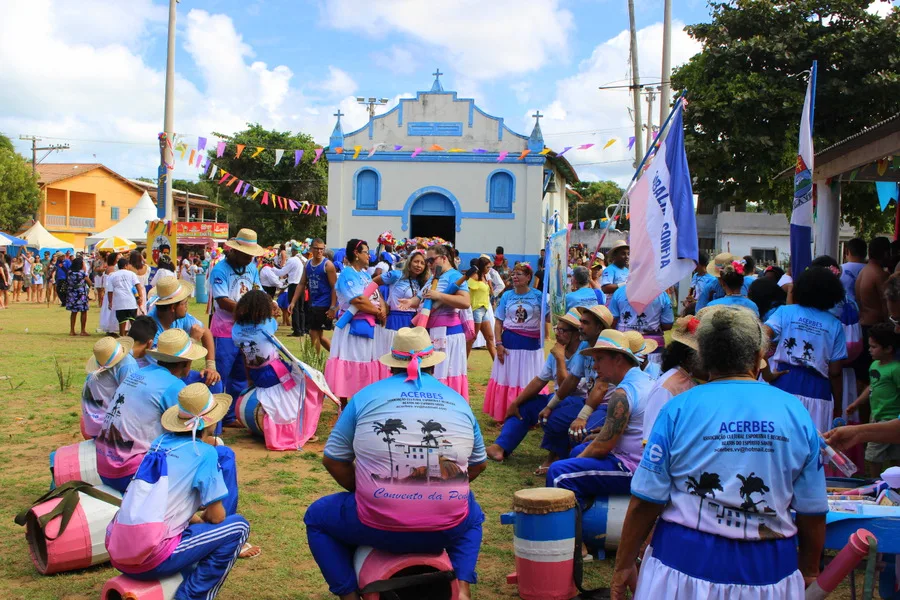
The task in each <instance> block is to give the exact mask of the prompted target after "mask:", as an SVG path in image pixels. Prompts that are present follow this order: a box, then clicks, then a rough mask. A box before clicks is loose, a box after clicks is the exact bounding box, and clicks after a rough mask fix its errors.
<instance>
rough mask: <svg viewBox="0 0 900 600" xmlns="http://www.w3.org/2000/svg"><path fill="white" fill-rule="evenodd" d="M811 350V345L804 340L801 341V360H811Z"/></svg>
mask: <svg viewBox="0 0 900 600" xmlns="http://www.w3.org/2000/svg"><path fill="white" fill-rule="evenodd" d="M812 351H813V345H812V344H810V343H809V342H807V341H805V340H804V342H803V360H805V361H807V362H809V361H811V360H812V358H813V356H812Z"/></svg>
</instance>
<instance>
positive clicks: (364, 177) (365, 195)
mask: <svg viewBox="0 0 900 600" xmlns="http://www.w3.org/2000/svg"><path fill="white" fill-rule="evenodd" d="M354 179H356V186H355V188H354V191H355V192H356V208H357V210H378V198H379V196H380V195H381V174H380V173H379V172H378V171H376V170H375V169H372V168H370V167H364V168H362V169H360V170H359V171H357V172H356V175H355V176H354Z"/></svg>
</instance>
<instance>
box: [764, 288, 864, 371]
mask: <svg viewBox="0 0 900 600" xmlns="http://www.w3.org/2000/svg"><path fill="white" fill-rule="evenodd" d="M766 325H768V326H769V327H770V328H771V329H772V331H773V332H774V336H773V341H777V342H778V347H777V348H776V349H775V354H774V355H772V360H773V361H776V366H777V363H778V362H779V361H780V362H784V363H787V364H789V365H794V366H799V367H807V368H809V369H813V370H814V371H817V372H818V373H819V375H821V376H822V377H826V378H827V377H828V363H830V362H834V361H838V360H844V359H845V358H847V342H846V338H845V337H844V328H843V326H842V325H841V322H840V321H838V320H837V319H836V318H835V317H834V315H832V314H830V313H827V312H825V311H823V310H819V309H817V308H810V307H807V306H800V305H799V304H786V305H784V306H780V307H779V308H778V310H776V311H775V314H773V315H772V316H771V317H769V320H768V321H766ZM770 362H771V361H770Z"/></svg>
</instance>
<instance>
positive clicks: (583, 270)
mask: <svg viewBox="0 0 900 600" xmlns="http://www.w3.org/2000/svg"><path fill="white" fill-rule="evenodd" d="M572 287H573V288H574V290H573V291H571V292H569V293H568V294H566V312H569V311H570V310H572V309H573V308H578V307H579V306H584V307H590V306H596V305H597V304H598V302H597V294H595V293H594V289H593V288H592V287H591V272H590V271H588V269H587V267H575V270H574V271H573V272H572Z"/></svg>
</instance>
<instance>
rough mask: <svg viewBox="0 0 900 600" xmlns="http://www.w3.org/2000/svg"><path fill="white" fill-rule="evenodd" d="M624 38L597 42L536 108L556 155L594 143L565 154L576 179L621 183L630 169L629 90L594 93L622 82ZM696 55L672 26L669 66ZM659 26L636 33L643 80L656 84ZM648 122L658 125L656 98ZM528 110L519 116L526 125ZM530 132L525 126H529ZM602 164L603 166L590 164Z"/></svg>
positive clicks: (624, 76) (678, 25)
mask: <svg viewBox="0 0 900 600" xmlns="http://www.w3.org/2000/svg"><path fill="white" fill-rule="evenodd" d="M628 48H629V36H628V31H627V30H626V31H622V32H621V33H620V34H618V35H617V36H615V37H613V38H612V39H609V40H607V41H606V42H604V43H602V44H600V45H599V46H597V47H596V48H594V51H593V52H592V53H591V56H590V58H588V59H586V60H584V61H582V62H581V64H580V65H579V66H578V73H576V74H575V75H573V76H571V77H568V78H566V79H562V80H560V81H558V82H557V84H556V94H555V97H554V99H553V101H552V102H550V104H548V105H547V106H544V107H541V109H540V110H541V112H542V113H544V115H545V116H544V119H543V120H542V121H541V129H542V131H543V133H544V141H545V143H546V145H547V146H549V147H550V148H553V149H554V150H556V151H557V152H559V151H560V150H562V149H563V148H564V147H566V146H573V147H577V146H579V145H581V144H590V143H592V144H595V146H594V147H593V148H591V149H589V150H580V151H574V150H573V151H570V152H569V153H568V154H566V157H567V158H568V159H569V161H570V162H571V163H573V165H575V169H576V171H577V172H578V174H579V177H580V178H582V179H588V180H590V179H612V180H615V181H617V182H618V183H619V184H620V185H625V184H626V183H627V182H628V181H629V179H630V178H631V175H632V173H633V172H634V169H633V168H632V166H631V162H632V159H633V156H634V153H633V152H629V150H628V148H627V146H628V138H629V137H630V136H632V135H634V133H633V131H634V125H633V122H632V120H631V119H630V117H629V113H628V109H629V108H630V107H631V102H632V101H631V92H630V91H628V90H627V89H621V90H600V89H598V87H599V86H601V85H604V84H608V83H611V82H615V83H614V84H616V85H622V84H627V83H628V67H629V64H630V63H629V52H628ZM699 51H700V44H699V43H697V42H696V41H694V40H692V39H691V38H690V37H688V35H687V33H685V32H684V24H683V23H680V22H677V21H676V22H674V23H673V24H672V66H673V67H675V66H677V65H680V64H682V63H684V62H686V61H687V60H688V59H689V58H690V57H691V56H693V55H694V54H696V53H697V52H699ZM661 57H662V24H661V23H656V24H654V25H651V26H648V27H645V28H643V29H640V30H638V60H639V63H640V70H641V76H642V80H643V81H648V82H649V81H652V82H654V83H658V82H659V81H660V75H659V74H660V65H661V62H662V58H661ZM642 112H643V117H644V122H645V123H646V122H647V104H646V102H644V103H643V105H642ZM653 112H654V114H653V122H654V123H655V124H657V125H658V124H659V98H658V97H657V101H656V103H655V104H654V110H653ZM532 113H534V109H531V110H528V111H527V113H526V114H525V116H526V117H527V118H528V119H527V121H528V122H529V123H530V122H532V119H531V118H530V116H531V114H532ZM529 131H530V128H529ZM610 138H616V140H617V141H616V143H614V144H613V145H612V146H611V147H610V148H608V149H606V150H604V149H603V146H604V145H605V144H606V143H607V142H608V141H609V139H610ZM595 163H604V164H595Z"/></svg>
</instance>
